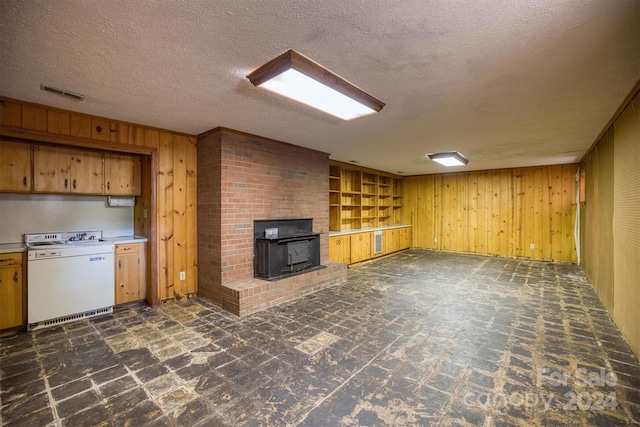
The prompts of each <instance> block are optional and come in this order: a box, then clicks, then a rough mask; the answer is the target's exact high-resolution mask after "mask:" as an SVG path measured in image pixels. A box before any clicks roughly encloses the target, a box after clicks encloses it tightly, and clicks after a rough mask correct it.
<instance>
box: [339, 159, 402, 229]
mask: <svg viewBox="0 0 640 427" xmlns="http://www.w3.org/2000/svg"><path fill="white" fill-rule="evenodd" d="M402 207H403V206H402V177H399V176H394V175H392V174H387V173H384V172H378V171H372V170H371V169H366V168H359V167H357V166H352V165H349V164H345V163H340V162H331V164H330V166H329V230H330V231H346V230H360V229H368V228H377V227H388V226H393V225H400V224H402V212H403V210H402Z"/></svg>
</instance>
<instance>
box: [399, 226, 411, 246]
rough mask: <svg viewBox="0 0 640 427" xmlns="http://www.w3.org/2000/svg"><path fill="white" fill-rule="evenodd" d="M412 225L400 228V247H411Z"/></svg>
mask: <svg viewBox="0 0 640 427" xmlns="http://www.w3.org/2000/svg"><path fill="white" fill-rule="evenodd" d="M411 237H412V236H411V227H405V228H401V229H400V249H409V248H410V247H411V240H412V238H411Z"/></svg>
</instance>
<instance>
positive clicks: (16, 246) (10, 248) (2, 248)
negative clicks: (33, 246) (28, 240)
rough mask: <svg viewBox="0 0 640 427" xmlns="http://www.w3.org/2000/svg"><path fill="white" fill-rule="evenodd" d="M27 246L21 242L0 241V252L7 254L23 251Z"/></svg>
mask: <svg viewBox="0 0 640 427" xmlns="http://www.w3.org/2000/svg"><path fill="white" fill-rule="evenodd" d="M26 250H27V247H26V246H25V244H24V243H23V242H19V243H0V254H8V253H11V252H24V251H26Z"/></svg>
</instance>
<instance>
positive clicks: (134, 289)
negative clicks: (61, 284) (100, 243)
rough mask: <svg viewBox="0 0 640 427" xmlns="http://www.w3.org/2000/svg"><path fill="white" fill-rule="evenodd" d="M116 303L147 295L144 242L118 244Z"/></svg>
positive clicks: (142, 297) (137, 299)
mask: <svg viewBox="0 0 640 427" xmlns="http://www.w3.org/2000/svg"><path fill="white" fill-rule="evenodd" d="M115 261H116V304H124V303H127V302H132V301H139V300H142V299H145V298H146V297H147V274H146V271H147V268H146V256H145V244H144V243H130V244H121V245H116V257H115Z"/></svg>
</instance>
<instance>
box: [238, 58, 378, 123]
mask: <svg viewBox="0 0 640 427" xmlns="http://www.w3.org/2000/svg"><path fill="white" fill-rule="evenodd" d="M247 79H249V81H250V82H251V83H253V85H254V86H260V87H264V88H265V89H268V90H271V91H273V92H276V93H278V94H280V95H283V96H286V97H288V98H291V99H294V100H296V101H298V102H301V103H303V104H306V105H309V106H311V107H314V108H317V109H318V110H321V111H324V112H325V113H328V114H331V115H333V116H335V117H339V118H341V119H343V120H351V119H355V118H358V117H362V116H366V115H369V114H373V113H377V112H380V110H382V107H384V105H385V104H384V102H382V101H380V100H378V99H376V98H374V97H373V96H371V95H369V94H368V93H366V92H365V91H363V90H362V89H360V88H359V87H357V86H355V85H354V84H352V83H350V82H348V81H347V80H345V79H343V78H342V77H340V76H338V75H337V74H334V73H332V72H331V71H329V70H327V69H326V68H324V67H323V66H322V65H320V64H318V63H316V62H314V61H312V60H311V59H309V58H307V57H306V56H304V55H302V54H300V53H298V52H296V51H295V50H292V49H290V50H288V51H286V52H284V53H283V54H281V55H279V56H277V57H276V58H274V59H272V60H271V61H269V62H267V63H266V64H264V65H262V66H261V67H259V68H258V69H256V70H255V71H252V72H251V73H249V74H247Z"/></svg>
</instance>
